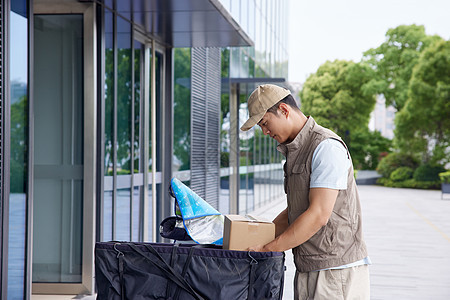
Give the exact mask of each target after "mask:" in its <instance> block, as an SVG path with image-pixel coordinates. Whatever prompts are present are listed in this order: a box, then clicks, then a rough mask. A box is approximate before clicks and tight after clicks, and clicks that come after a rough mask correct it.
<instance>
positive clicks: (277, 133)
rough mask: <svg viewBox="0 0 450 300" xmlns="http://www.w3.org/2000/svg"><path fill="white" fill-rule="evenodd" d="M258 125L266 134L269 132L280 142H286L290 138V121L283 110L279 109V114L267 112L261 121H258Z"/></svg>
mask: <svg viewBox="0 0 450 300" xmlns="http://www.w3.org/2000/svg"><path fill="white" fill-rule="evenodd" d="M258 125H259V127H261V129H262V132H263V133H264V135H266V134H268V135H269V136H270V137H271V138H273V139H274V140H276V141H277V142H278V143H279V144H281V143H284V142H286V141H287V139H288V138H289V134H288V132H289V130H288V129H289V128H288V126H287V125H288V122H287V121H286V118H284V114H282V111H281V110H278V111H277V114H273V113H271V112H266V114H265V115H264V117H263V118H262V119H261V121H259V122H258Z"/></svg>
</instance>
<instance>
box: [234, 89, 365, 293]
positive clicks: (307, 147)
mask: <svg viewBox="0 0 450 300" xmlns="http://www.w3.org/2000/svg"><path fill="white" fill-rule="evenodd" d="M248 110H249V115H250V117H249V119H248V120H247V121H246V122H245V124H244V125H243V126H242V127H241V130H244V131H246V130H249V129H250V128H252V127H253V126H254V125H256V124H258V125H259V126H260V127H261V129H262V131H263V133H264V134H268V135H270V137H271V138H273V139H275V140H276V141H277V142H278V143H279V145H278V147H277V150H278V151H280V152H281V153H282V154H283V155H284V156H285V157H286V163H285V164H284V167H283V168H284V189H285V192H286V194H287V208H286V209H285V210H283V211H282V212H281V213H280V214H279V215H278V216H277V217H276V218H275V219H274V221H273V222H274V223H275V226H276V238H275V239H274V240H273V241H271V242H270V243H268V244H266V245H256V246H254V247H251V248H249V250H250V251H285V250H289V249H292V252H293V255H294V262H295V266H296V269H297V270H296V274H295V280H294V295H295V299H369V298H370V283H369V270H368V265H369V264H370V259H369V257H368V254H367V249H366V245H365V243H364V239H363V236H362V226H361V206H360V202H359V195H358V191H357V188H356V183H355V178H354V176H353V165H352V161H351V158H350V153H349V151H348V149H347V146H346V145H345V143H344V142H343V141H342V139H341V138H340V137H339V136H338V135H336V134H335V133H334V132H332V131H331V130H329V129H326V128H324V127H322V126H320V125H318V124H317V123H316V122H315V121H314V119H313V118H312V117H311V116H309V117H306V116H305V115H304V114H303V113H302V112H301V111H300V109H299V108H298V106H297V104H296V102H295V100H294V98H293V97H292V95H291V93H290V92H289V90H287V89H284V88H282V87H279V86H276V85H272V84H265V85H261V86H258V87H257V88H256V89H255V90H254V91H253V93H252V94H251V95H250V97H249V99H248Z"/></svg>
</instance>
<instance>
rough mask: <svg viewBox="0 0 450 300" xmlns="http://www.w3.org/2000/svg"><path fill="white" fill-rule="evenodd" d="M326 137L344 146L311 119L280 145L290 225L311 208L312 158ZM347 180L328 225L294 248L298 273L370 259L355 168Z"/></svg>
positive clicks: (331, 133)
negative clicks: (283, 159) (288, 140)
mask: <svg viewBox="0 0 450 300" xmlns="http://www.w3.org/2000/svg"><path fill="white" fill-rule="evenodd" d="M327 138H333V139H336V140H338V141H340V142H341V143H342V144H343V145H344V146H345V144H344V142H343V141H342V140H341V138H340V137H339V136H338V135H336V134H335V133H334V132H332V131H331V130H329V129H326V128H324V127H322V126H320V125H318V124H317V123H316V122H315V121H314V119H313V118H312V117H308V121H307V122H306V124H305V126H304V127H303V128H302V130H301V131H300V132H299V134H298V135H297V137H296V138H295V139H294V140H293V141H292V142H290V143H289V144H280V145H278V148H277V149H278V151H280V152H281V153H282V154H283V155H284V156H286V163H285V164H284V176H285V177H284V188H285V192H286V194H287V204H288V215H289V224H291V223H292V222H294V220H295V219H296V218H297V217H298V216H300V215H301V214H302V213H303V212H304V211H306V209H307V208H308V206H309V185H310V178H311V161H312V156H313V153H314V150H315V149H316V147H317V146H318V145H319V144H320V142H322V141H323V140H325V139H327ZM345 147H346V148H347V146H345ZM347 153H348V150H347ZM348 155H349V154H348ZM349 158H350V155H349ZM347 181H348V182H347V189H346V190H339V193H338V196H337V199H336V203H335V205H334V208H333V213H332V214H331V217H330V219H329V221H328V223H327V225H325V226H323V227H322V228H321V229H320V230H319V231H318V232H317V233H316V234H315V235H313V236H312V237H311V238H310V239H309V240H308V241H306V242H305V243H303V244H301V245H299V246H297V247H295V248H294V249H292V251H293V254H294V262H295V266H296V267H297V270H298V271H299V272H310V271H315V270H320V269H325V268H331V267H337V266H341V265H344V264H349V263H353V262H355V261H358V260H361V259H363V258H364V257H366V256H367V249H366V245H365V243H364V240H363V236H362V225H361V205H360V202H359V195H358V190H357V188H356V183H355V178H354V175H353V166H351V167H350V168H349V170H348V178H347Z"/></svg>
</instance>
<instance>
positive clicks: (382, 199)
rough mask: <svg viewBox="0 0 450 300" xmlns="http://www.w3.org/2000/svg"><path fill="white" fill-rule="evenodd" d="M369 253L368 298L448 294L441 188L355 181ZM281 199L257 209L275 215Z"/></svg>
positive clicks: (447, 207)
mask: <svg viewBox="0 0 450 300" xmlns="http://www.w3.org/2000/svg"><path fill="white" fill-rule="evenodd" d="M358 189H359V193H360V197H361V205H362V209H363V226H364V227H363V230H364V234H365V239H366V243H367V247H368V250H369V255H370V258H371V259H372V262H373V265H371V267H370V278H371V299H396V300H401V299H405V300H406V299H407V300H411V299H433V300H435V299H443V300H444V299H450V200H441V192H440V191H424V190H414V189H394V188H385V187H379V186H370V185H360V186H359V187H358ZM285 207H286V206H285V200H284V199H279V200H277V201H275V202H274V203H271V204H269V205H266V206H264V207H261V208H260V209H257V210H256V211H255V212H254V214H258V215H262V216H265V217H267V218H270V219H273V218H274V217H275V216H276V215H277V214H278V212H280V211H281V210H283V209H284V208H285ZM286 267H287V271H286V274H285V275H286V279H285V288H284V297H283V299H293V290H292V282H293V277H294V274H295V267H294V264H293V262H292V254H291V253H290V251H288V252H287V253H286Z"/></svg>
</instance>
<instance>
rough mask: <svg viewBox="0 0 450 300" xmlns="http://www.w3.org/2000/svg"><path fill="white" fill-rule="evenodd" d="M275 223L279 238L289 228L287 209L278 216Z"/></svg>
mask: <svg viewBox="0 0 450 300" xmlns="http://www.w3.org/2000/svg"><path fill="white" fill-rule="evenodd" d="M273 223H274V224H275V237H278V236H279V235H280V234H282V233H283V232H285V231H286V229H287V228H288V227H289V218H288V211H287V208H286V209H285V210H283V211H282V212H280V213H279V214H278V216H277V217H276V218H275V219H274V220H273Z"/></svg>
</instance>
